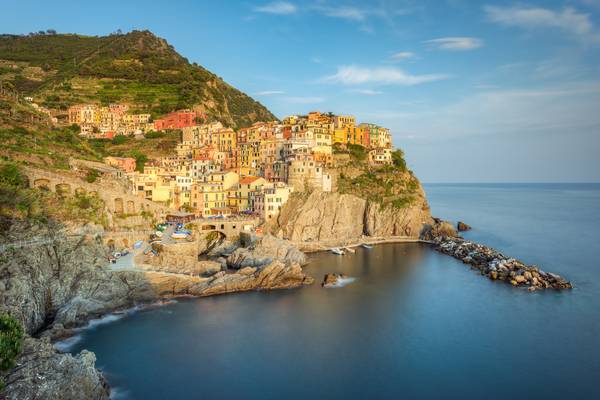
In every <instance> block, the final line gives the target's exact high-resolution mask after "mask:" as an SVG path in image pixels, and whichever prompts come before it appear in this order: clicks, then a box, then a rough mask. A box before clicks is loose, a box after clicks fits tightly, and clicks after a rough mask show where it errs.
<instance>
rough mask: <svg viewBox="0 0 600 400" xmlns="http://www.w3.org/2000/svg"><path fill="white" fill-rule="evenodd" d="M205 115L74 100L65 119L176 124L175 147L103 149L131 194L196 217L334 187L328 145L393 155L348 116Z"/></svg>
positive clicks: (98, 130)
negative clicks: (240, 118) (123, 152)
mask: <svg viewBox="0 0 600 400" xmlns="http://www.w3.org/2000/svg"><path fill="white" fill-rule="evenodd" d="M204 121H207V117H206V115H204V114H203V113H201V112H197V111H192V110H180V111H176V112H172V113H170V114H167V115H166V116H164V117H163V118H160V119H156V120H154V121H151V119H150V115H149V114H130V113H128V108H127V106H126V105H121V104H114V105H110V106H108V107H99V106H96V105H77V106H73V107H71V108H70V109H69V123H71V124H78V125H79V126H80V127H81V135H82V136H84V137H89V138H113V137H115V136H118V135H136V136H137V137H139V138H140V140H143V134H144V133H147V132H152V131H164V130H181V132H182V134H181V141H180V143H178V144H177V146H176V149H175V152H174V153H173V154H172V155H170V156H168V157H163V158H159V159H154V160H150V161H148V162H146V163H145V165H144V167H143V171H140V170H139V166H138V170H136V160H135V159H133V158H125V157H106V158H105V159H104V162H105V163H106V164H108V165H110V166H112V167H115V168H117V169H120V170H122V171H124V176H126V178H127V180H128V182H129V185H130V188H131V191H132V193H133V194H135V195H136V196H138V197H140V198H143V199H146V200H150V201H152V202H155V203H159V204H162V205H165V206H167V207H169V208H171V209H173V210H177V211H181V212H184V213H188V214H190V215H191V214H193V215H194V216H195V217H202V218H226V217H230V216H232V215H252V216H254V217H258V218H260V219H261V220H263V221H269V220H271V219H273V218H276V217H277V215H278V213H279V211H280V210H281V207H282V206H283V205H284V204H285V203H286V201H287V200H288V198H289V196H290V194H291V193H292V192H294V191H310V190H319V191H324V192H329V191H332V190H333V189H334V177H332V174H331V173H330V168H331V167H332V164H333V154H334V151H336V150H339V149H346V148H347V147H348V146H352V145H359V146H362V147H363V148H364V149H365V150H366V151H367V152H368V162H369V163H370V164H372V165H386V164H391V163H392V156H391V154H392V143H391V137H390V132H389V130H388V129H386V128H383V127H380V126H377V125H374V124H368V123H361V124H357V123H356V119H355V117H353V116H348V115H333V114H331V113H327V114H325V113H321V112H318V111H315V112H310V113H308V115H293V116H289V117H286V118H284V119H283V120H282V121H281V122H277V121H275V122H257V123H255V124H253V125H252V126H251V127H248V128H242V129H239V130H237V131H236V130H233V129H231V128H227V127H225V126H224V125H223V124H221V123H220V122H210V123H204Z"/></svg>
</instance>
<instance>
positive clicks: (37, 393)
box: [0, 224, 314, 400]
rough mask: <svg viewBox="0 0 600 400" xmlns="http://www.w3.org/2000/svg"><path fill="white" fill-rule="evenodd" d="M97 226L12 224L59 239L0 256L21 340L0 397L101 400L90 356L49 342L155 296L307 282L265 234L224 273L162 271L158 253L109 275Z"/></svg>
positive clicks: (290, 256)
mask: <svg viewBox="0 0 600 400" xmlns="http://www.w3.org/2000/svg"><path fill="white" fill-rule="evenodd" d="M98 229H99V228H98V227H96V226H91V225H90V226H86V227H85V228H84V230H85V232H86V233H88V235H86V236H85V237H84V238H71V237H69V236H68V233H69V232H68V231H53V230H48V229H46V228H36V229H32V227H31V226H27V225H19V224H15V225H14V226H13V227H12V232H11V233H12V234H13V236H20V237H24V238H28V239H31V240H35V239H37V238H43V237H62V238H63V239H62V240H58V241H56V242H53V243H50V244H45V242H44V241H42V243H44V244H40V245H35V246H32V247H28V248H24V249H10V250H8V251H7V252H5V253H4V254H2V263H1V264H0V300H1V302H0V312H2V313H8V314H9V315H11V316H13V317H14V318H15V319H17V320H18V321H19V322H20V323H21V325H22V326H23V327H24V330H25V332H26V334H27V336H26V338H25V342H24V347H23V352H22V353H21V355H20V356H19V358H18V359H17V360H16V367H15V368H13V369H12V370H11V371H8V372H6V373H0V377H1V378H2V379H3V380H4V381H5V382H6V386H5V387H4V389H3V390H2V391H1V392H0V398H2V399H9V400H21V399H34V398H44V399H45V398H60V399H80V398H93V399H108V398H109V396H110V387H109V386H108V384H107V383H106V380H105V379H104V377H103V375H102V373H101V372H100V371H99V370H97V369H96V367H95V355H94V354H93V353H91V352H86V351H82V352H81V353H79V354H77V355H72V354H68V353H61V352H60V351H57V349H56V348H55V347H54V346H53V345H52V341H53V340H57V339H61V340H62V339H65V338H67V337H69V336H71V335H74V334H77V333H78V331H79V329H78V328H79V327H81V326H84V325H85V324H86V323H87V322H88V321H90V320H92V319H97V318H99V317H102V316H105V315H108V314H111V313H115V312H120V311H122V310H127V309H130V308H132V307H135V306H139V305H143V304H151V303H155V302H156V301H157V300H161V299H168V298H173V297H181V296H197V297H202V296H212V295H217V294H224V293H232V292H239V291H249V290H271V289H284V288H295V287H299V286H302V285H308V284H312V283H313V282H314V280H313V278H311V277H310V276H308V275H306V274H305V273H304V272H303V270H302V265H303V264H304V263H305V262H306V259H305V256H304V254H303V253H301V252H300V251H298V250H297V249H295V248H294V247H293V246H291V245H289V243H287V242H286V241H282V240H280V239H276V238H273V237H269V236H267V237H264V238H262V240H258V241H256V242H254V243H252V245H251V246H248V247H241V246H238V247H237V248H235V249H229V250H231V251H232V253H231V254H230V255H229V256H228V257H227V258H224V259H223V261H224V264H223V265H222V266H223V267H227V268H221V265H220V264H218V263H216V262H210V263H211V264H210V265H209V266H210V268H207V265H208V264H207V262H197V263H191V262H190V260H189V259H187V258H181V257H180V259H178V260H177V262H173V265H172V267H170V266H169V265H170V260H171V259H170V257H169V254H168V252H166V253H165V257H163V259H162V260H161V261H162V262H161V264H160V265H148V266H146V267H147V269H146V270H111V269H110V268H109V265H108V264H107V261H106V248H105V247H104V245H103V244H102V242H101V240H100V239H99V236H98V235H97V234H96V233H98ZM195 257H196V260H197V255H196V256H195ZM193 258H194V257H192V259H193ZM186 263H187V264H186ZM217 266H218V267H219V268H216V267H217ZM213 267H214V268H213Z"/></svg>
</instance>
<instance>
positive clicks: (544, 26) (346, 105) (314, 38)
mask: <svg viewBox="0 0 600 400" xmlns="http://www.w3.org/2000/svg"><path fill="white" fill-rule="evenodd" d="M2 9H3V14H4V15H3V18H2V27H1V29H0V30H2V31H3V32H6V33H28V32H30V31H37V30H41V29H48V28H53V29H56V30H57V31H59V32H74V33H81V34H89V35H104V34H108V33H110V32H113V31H115V30H117V29H122V30H123V31H129V30H131V29H150V30H151V31H153V32H154V33H156V34H157V35H159V36H161V37H164V38H166V39H167V40H168V41H169V42H170V43H171V44H173V45H174V46H175V48H176V49H177V50H178V51H179V52H180V53H181V54H182V55H184V56H185V57H187V58H188V59H189V60H190V61H195V62H198V63H199V64H201V65H203V66H205V67H206V68H208V69H209V70H211V71H212V72H214V73H216V74H217V75H219V76H221V77H222V78H223V79H225V80H226V81H227V82H229V83H231V84H232V85H234V86H235V87H237V88H239V89H241V90H243V91H245V92H246V93H248V94H250V95H252V96H253V97H255V98H256V99H258V100H259V101H261V102H262V103H263V104H265V105H266V106H267V107H268V108H269V109H270V110H271V111H273V112H274V113H275V114H276V115H277V116H279V117H283V116H285V115H288V114H297V113H304V112H307V111H310V110H316V109H319V110H323V111H332V112H335V113H346V114H354V115H356V116H357V118H358V119H359V120H360V121H365V122H367V121H368V122H374V123H378V124H380V125H384V126H387V127H389V128H390V129H391V130H392V133H393V137H394V143H395V145H396V146H398V147H401V148H402V149H404V150H405V152H406V155H407V159H408V161H409V164H410V166H411V167H412V168H413V169H414V170H415V172H416V173H417V175H418V176H419V177H420V178H421V179H422V180H423V181H425V182H562V181H565V182H569V181H572V182H573V181H576V182H584V181H595V182H597V181H600V155H599V153H600V0H567V1H524V2H523V1H518V2H517V1H493V0H490V1H487V2H486V1H482V2H478V1H467V0H447V1H444V0H437V1H416V0H414V1H413V0H406V1H373V2H367V1H354V2H353V1H350V0H349V1H343V2H337V1H335V2H334V1H319V0H315V1H303V2H300V1H275V2H269V1H258V0H248V1H239V2H237V1H221V2H212V1H210V2H209V1H206V2H200V1H171V2H160V3H159V2H147V1H146V2H136V1H118V2H116V1H102V2H97V4H92V3H90V2H85V3H80V2H64V1H52V2H30V1H19V2H10V3H8V2H7V3H6V4H5V5H4V6H3V7H2Z"/></svg>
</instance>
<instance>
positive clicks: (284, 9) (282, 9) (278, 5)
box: [254, 1, 298, 15]
mask: <svg viewBox="0 0 600 400" xmlns="http://www.w3.org/2000/svg"><path fill="white" fill-rule="evenodd" d="M254 11H257V12H262V13H267V14H279V15H287V14H294V13H295V12H296V11H298V7H296V6H295V5H294V4H292V3H289V2H287V1H274V2H272V3H267V4H265V5H262V6H258V7H256V8H254Z"/></svg>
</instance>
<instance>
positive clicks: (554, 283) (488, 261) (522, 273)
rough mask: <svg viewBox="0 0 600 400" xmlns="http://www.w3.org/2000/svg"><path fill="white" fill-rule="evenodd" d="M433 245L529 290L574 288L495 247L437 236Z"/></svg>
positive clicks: (563, 280)
mask: <svg viewBox="0 0 600 400" xmlns="http://www.w3.org/2000/svg"><path fill="white" fill-rule="evenodd" d="M433 248H434V249H435V250H437V251H439V252H441V253H444V254H447V255H450V256H452V257H454V258H457V259H459V260H461V261H462V262H463V263H465V264H469V265H470V266H471V267H473V268H475V269H477V270H479V271H480V272H481V274H482V275H485V276H487V277H488V278H490V279H492V280H499V281H504V282H507V283H510V284H511V285H513V286H522V287H527V288H528V290H529V291H532V292H533V291H536V290H539V289H571V288H572V287H573V285H572V284H571V282H569V281H567V280H565V279H564V278H563V277H561V276H560V275H557V274H553V273H551V272H545V271H543V270H541V269H539V268H538V267H537V266H535V265H527V264H525V263H524V262H522V261H520V260H517V259H515V258H511V257H508V256H506V255H504V254H502V253H500V252H499V251H497V250H495V249H492V248H490V247H487V246H484V245H481V244H478V243H474V242H471V241H468V240H465V239H463V238H460V237H447V236H444V237H440V238H436V239H435V240H434V242H433Z"/></svg>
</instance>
